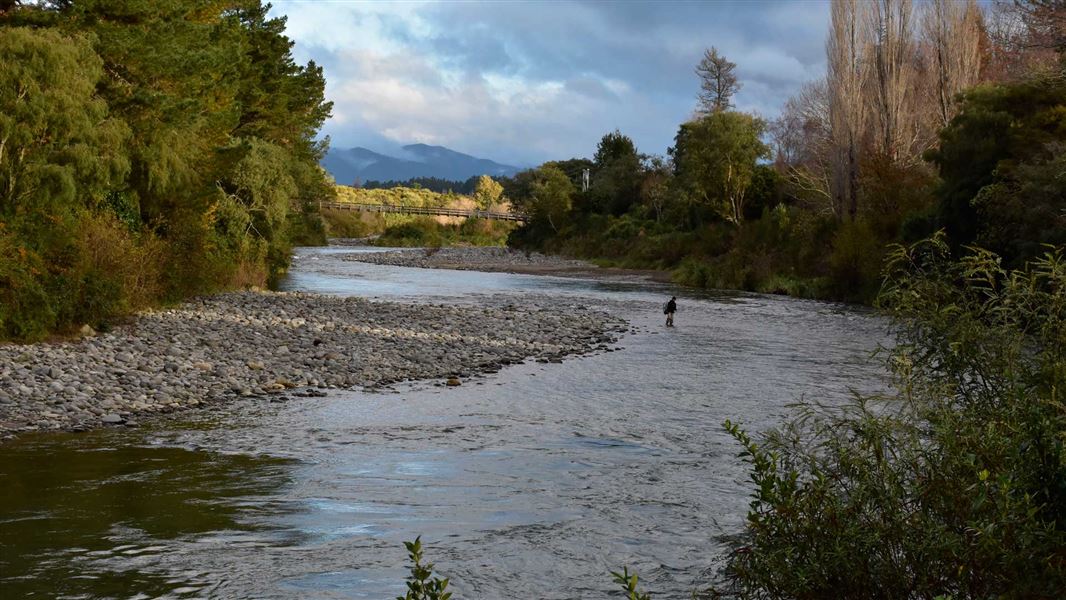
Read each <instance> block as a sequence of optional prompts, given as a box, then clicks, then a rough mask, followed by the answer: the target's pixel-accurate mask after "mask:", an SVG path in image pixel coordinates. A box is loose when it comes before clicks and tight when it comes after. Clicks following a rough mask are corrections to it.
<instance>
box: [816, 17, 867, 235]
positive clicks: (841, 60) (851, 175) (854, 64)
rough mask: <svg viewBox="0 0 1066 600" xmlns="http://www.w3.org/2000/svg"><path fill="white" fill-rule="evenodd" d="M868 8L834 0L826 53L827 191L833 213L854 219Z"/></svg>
mask: <svg viewBox="0 0 1066 600" xmlns="http://www.w3.org/2000/svg"><path fill="white" fill-rule="evenodd" d="M866 10H867V6H866V4H865V3H863V2H859V0H833V4H832V6H831V9H830V11H831V12H830V19H831V25H830V30H829V40H828V41H827V42H826V54H827V55H828V59H829V69H828V73H827V75H826V79H827V82H828V83H827V87H828V89H829V124H830V132H831V139H832V141H833V148H832V158H831V163H830V164H831V165H832V169H831V189H832V196H833V206H834V209H833V212H834V214H836V216H837V218H843V216H844V215H845V214H848V215H850V216H851V218H852V219H854V218H855V215H856V214H857V213H858V205H859V159H860V152H861V147H860V144H861V143H862V137H863V132H864V130H865V127H866V118H867V113H866V103H865V102H864V95H863V85H865V83H866V79H867V63H866V61H864V60H863V57H862V53H863V51H864V49H865V47H866V45H867V41H866V35H865V31H864V29H863V23H864V20H865V19H864V16H863V15H864V12H865V11H866Z"/></svg>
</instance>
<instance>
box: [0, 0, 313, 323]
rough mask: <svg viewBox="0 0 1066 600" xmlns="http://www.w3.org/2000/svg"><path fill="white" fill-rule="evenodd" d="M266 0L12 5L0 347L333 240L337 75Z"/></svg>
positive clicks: (273, 268)
mask: <svg viewBox="0 0 1066 600" xmlns="http://www.w3.org/2000/svg"><path fill="white" fill-rule="evenodd" d="M268 11H269V5H264V4H262V3H261V2H259V0H223V1H217V0H151V1H149V0H124V1H122V2H110V1H104V0H79V1H74V0H51V1H47V2H18V1H15V2H12V1H10V0H9V1H7V2H0V79H2V82H0V256H2V257H3V258H2V260H0V338H15V339H34V338H39V337H41V336H43V335H46V334H47V333H49V332H53V331H62V330H64V329H69V328H73V327H76V326H79V325H80V324H85V323H88V324H91V325H93V326H106V325H107V323H108V322H109V321H110V320H112V319H114V318H116V317H118V316H120V315H122V314H124V313H127V312H129V311H131V310H135V309H138V308H142V307H146V306H151V305H155V304H158V303H161V302H167V301H173V300H177V299H180V298H184V297H187V296H189V295H193V294H199V293H205V292H211V291H215V290H220V289H225V288H231V287H235V286H247V285H257V286H264V285H266V284H267V283H268V282H270V281H271V280H272V279H275V278H276V277H278V276H279V275H280V274H281V273H283V272H284V270H285V268H286V266H287V264H288V257H289V248H290V246H291V244H293V243H295V242H300V243H312V242H317V241H322V240H323V239H324V238H323V235H324V234H323V229H322V224H321V220H320V219H319V217H318V215H317V212H316V207H317V203H318V200H319V199H320V198H323V197H329V196H330V195H331V194H332V193H333V189H332V185H331V184H330V182H329V181H328V179H327V177H326V176H325V175H324V173H323V171H322V170H321V169H320V168H319V166H318V160H319V159H320V158H321V155H322V153H323V151H324V149H325V146H326V142H318V141H316V140H315V136H316V134H317V132H318V130H319V128H320V127H321V125H322V123H323V121H324V120H325V119H326V118H327V117H328V115H329V113H330V109H331V104H330V103H329V102H326V101H325V99H324V79H323V76H322V70H321V68H320V67H318V66H317V65H315V64H314V63H309V64H307V65H300V64H297V63H296V62H295V61H294V59H293V57H292V53H291V48H292V42H291V41H290V40H289V39H288V38H287V37H286V36H285V34H284V30H285V19H284V18H272V17H270V16H269V15H268Z"/></svg>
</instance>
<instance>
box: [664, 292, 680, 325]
mask: <svg viewBox="0 0 1066 600" xmlns="http://www.w3.org/2000/svg"><path fill="white" fill-rule="evenodd" d="M675 312H677V296H671V297H670V301H669V302H667V303H666V306H664V307H663V314H664V315H666V326H667V327H673V326H674V313H675Z"/></svg>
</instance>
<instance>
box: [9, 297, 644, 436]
mask: <svg viewBox="0 0 1066 600" xmlns="http://www.w3.org/2000/svg"><path fill="white" fill-rule="evenodd" d="M623 329H624V323H623V322H622V321H620V320H618V319H616V318H613V317H611V316H609V315H607V314H605V313H600V312H595V311H589V310H585V309H583V308H581V307H579V306H569V305H567V304H566V303H565V302H561V301H553V300H529V301H523V302H522V303H521V304H515V303H514V299H513V298H507V299H501V300H488V301H486V302H485V303H483V304H482V305H480V306H476V307H474V306H446V305H427V304H417V305H415V304H401V303H393V302H370V301H366V300H362V299H359V298H338V297H333V296H321V295H315V294H305V293H272V292H240V293H230V294H221V295H217V296H212V297H208V298H203V299H199V300H196V301H193V302H189V303H187V304H184V305H181V306H179V307H177V308H173V309H168V310H160V311H155V312H150V313H146V314H143V315H141V316H139V317H137V318H135V319H134V320H133V321H132V322H131V323H129V324H128V325H124V326H122V327H120V328H117V329H115V330H114V331H112V332H109V333H105V334H99V335H93V336H90V337H85V338H83V339H80V340H77V341H71V342H64V343H56V344H49V343H41V344H33V345H3V346H0V438H10V437H13V436H14V435H15V434H17V433H20V432H25V431H33V430H41V429H45V430H58V429H68V430H81V429H87V428H90V427H94V426H98V425H101V424H130V423H132V422H134V421H136V420H137V419H138V418H140V417H141V416H143V415H150V414H156V413H165V412H172V411H174V410H179V409H185V408H191V407H196V406H200V405H202V404H205V403H211V402H218V401H224V400H225V399H227V398H233V397H238V396H258V395H264V396H266V395H285V394H291V395H315V394H320V393H321V392H319V391H318V390H320V389H325V388H351V387H362V386H375V385H382V384H389V383H394V382H398V381H404V380H414V379H441V380H445V379H449V378H450V379H451V383H452V384H453V385H454V384H456V383H460V382H461V380H462V379H463V378H465V377H468V376H470V375H473V374H476V373H479V372H480V373H483V372H493V371H496V370H498V369H499V368H500V367H501V366H503V365H507V364H511V363H516V362H521V361H523V360H526V359H530V358H534V359H538V360H544V361H558V360H560V359H561V358H562V357H564V356H566V355H570V354H581V353H586V352H590V351H594V350H596V349H602V348H604V347H605V345H606V344H608V343H610V342H611V341H613V340H614V339H615V337H616V335H617V334H618V333H619V332H620V331H622V330H623Z"/></svg>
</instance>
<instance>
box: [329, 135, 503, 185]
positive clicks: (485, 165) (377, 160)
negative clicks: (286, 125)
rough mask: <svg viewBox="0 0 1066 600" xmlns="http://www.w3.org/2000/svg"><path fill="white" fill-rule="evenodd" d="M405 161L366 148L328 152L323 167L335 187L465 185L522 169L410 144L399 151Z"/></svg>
mask: <svg viewBox="0 0 1066 600" xmlns="http://www.w3.org/2000/svg"><path fill="white" fill-rule="evenodd" d="M402 150H403V154H404V158H399V157H395V156H386V155H384V154H380V153H378V152H374V151H373V150H368V149H366V148H360V147H356V148H348V149H346V150H345V149H340V148H330V149H329V152H327V153H326V156H325V157H324V158H323V159H322V166H323V167H324V168H325V169H326V170H327V171H329V173H330V174H331V175H333V179H334V180H336V182H337V183H341V184H344V185H352V184H353V183H354V182H355V181H356V180H357V179H358V180H359V181H360V182H366V181H390V180H391V181H406V180H408V179H411V178H412V177H439V178H441V179H448V180H451V181H465V180H467V179H469V178H470V177H473V176H475V175H492V176H497V177H498V176H509V175H514V174H515V173H517V172H518V171H520V170H521V169H519V168H518V167H512V166H511V165H502V164H500V163H498V162H495V161H491V160H488V159H486V158H477V157H476V156H470V155H469V154H463V153H462V152H456V151H454V150H449V149H448V148H445V147H444V146H428V145H426V144H411V145H409V146H404V147H403V148H402Z"/></svg>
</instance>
